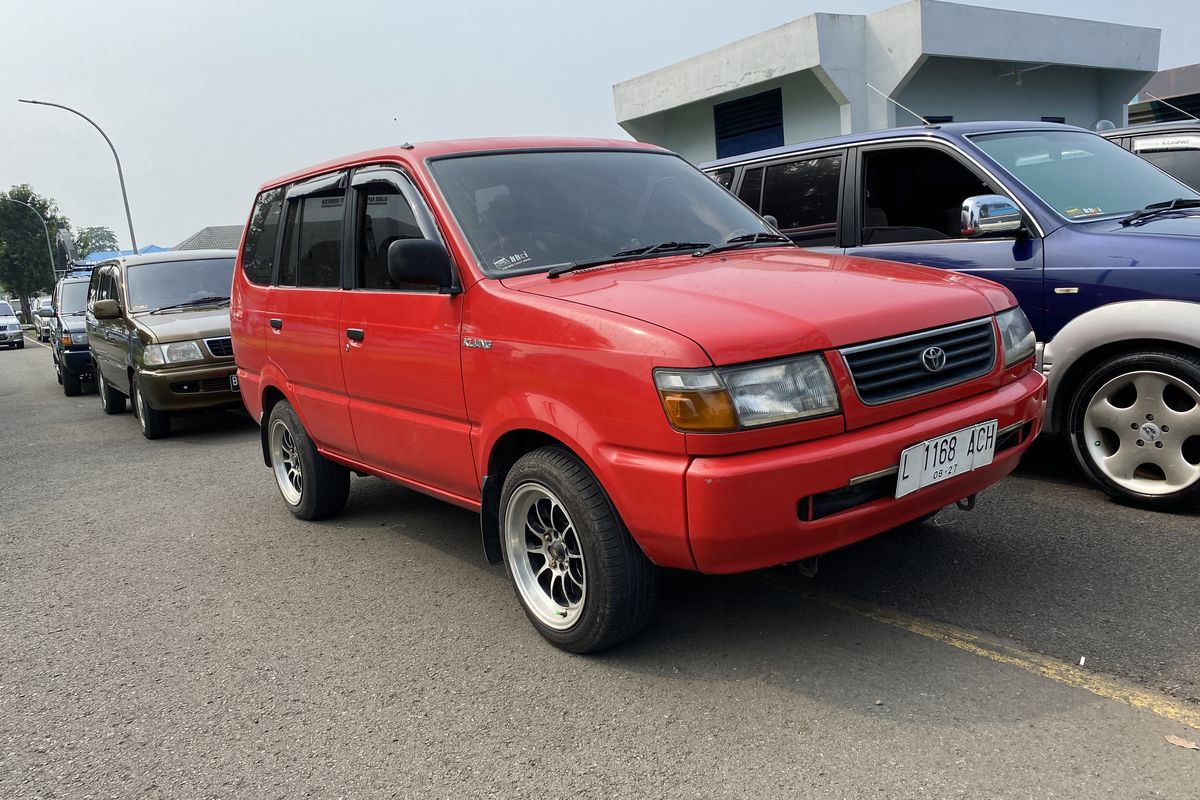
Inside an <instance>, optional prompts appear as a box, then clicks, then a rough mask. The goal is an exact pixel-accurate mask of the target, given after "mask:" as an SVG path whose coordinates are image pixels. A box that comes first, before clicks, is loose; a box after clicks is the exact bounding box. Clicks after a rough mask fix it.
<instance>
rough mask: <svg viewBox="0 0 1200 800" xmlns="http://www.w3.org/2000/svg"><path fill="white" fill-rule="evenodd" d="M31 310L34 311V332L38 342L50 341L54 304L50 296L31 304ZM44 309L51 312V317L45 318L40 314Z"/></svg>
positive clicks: (40, 298)
mask: <svg viewBox="0 0 1200 800" xmlns="http://www.w3.org/2000/svg"><path fill="white" fill-rule="evenodd" d="M30 308H31V309H32V310H33V331H34V333H35V334H36V335H37V340H38V341H39V342H48V341H50V337H51V336H52V335H53V331H52V330H51V329H50V324H51V322H52V321H53V314H54V304H53V303H52V302H51V300H50V298H49V297H48V296H47V297H39V298H37V299H36V300H34V301H33V303H32V304H30ZM43 308H44V309H47V310H49V311H50V314H51V316H47V317H43V316H42V315H41V314H39V313H38V312H39V311H41V310H42V309H43ZM13 310H14V311H15V310H16V309H13Z"/></svg>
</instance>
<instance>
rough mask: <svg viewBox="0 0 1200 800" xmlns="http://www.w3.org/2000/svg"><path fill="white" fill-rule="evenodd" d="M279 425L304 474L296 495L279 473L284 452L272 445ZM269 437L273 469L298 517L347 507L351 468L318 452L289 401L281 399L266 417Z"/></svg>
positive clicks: (317, 516) (285, 500)
mask: <svg viewBox="0 0 1200 800" xmlns="http://www.w3.org/2000/svg"><path fill="white" fill-rule="evenodd" d="M278 426H282V429H283V430H286V431H287V434H288V435H289V437H290V442H291V452H292V453H293V454H294V455H293V457H294V458H295V459H297V460H298V462H299V466H300V475H301V476H303V480H302V481H301V486H300V488H299V490H297V496H296V497H295V498H294V499H293V498H292V497H289V494H288V493H287V492H285V490H284V486H283V483H282V481H283V480H285V478H282V477H280V468H281V466H282V465H281V463H280V461H279V459H280V457H281V456H280V454H279V453H277V452H276V448H275V447H274V446H272V445H271V441H272V440H271V437H272V435H273V434H275V433H276V431H277V428H278ZM267 437H268V448H267V452H268V454H269V456H270V459H271V470H272V472H273V473H274V474H275V476H276V485H277V487H278V488H279V493H280V496H281V497H282V498H283V503H284V505H285V506H287V509H288V511H291V512H292V514H293V515H295V516H296V517H298V518H299V519H307V520H315V519H324V518H325V517H332V516H334V515H335V514H338V513H340V512H341V510H342V509H343V508H345V507H346V499H347V498H348V497H349V496H350V470H348V469H347V468H345V467H343V466H342V465H341V464H335V463H334V462H332V461H330V460H329V459H327V458H325V457H324V456H322V455H321V454H320V453H319V452H317V446H316V445H315V444H313V440H312V439H311V438H309V435H308V431H306V430H304V426H303V425H301V424H300V418H299V417H298V416H296V412H295V410H294V409H293V408H292V406H291V404H290V403H288V401H286V400H280V401H279V402H278V403H276V404H275V406H274V407H273V408H272V409H271V414H270V416H268V417H267ZM293 488H294V487H293Z"/></svg>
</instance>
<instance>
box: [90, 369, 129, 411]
mask: <svg viewBox="0 0 1200 800" xmlns="http://www.w3.org/2000/svg"><path fill="white" fill-rule="evenodd" d="M96 381H97V383H98V385H97V388H98V389H99V390H100V407H101V408H103V409H104V413H105V414H109V415H115V414H124V413H125V395H123V394H121V393H120V392H118V391H117V390H116V389H114V388H113V386H112V385H111V384H110V383H109V382H108V381H106V380H104V376H102V375H100V374H99V372H97V373H96Z"/></svg>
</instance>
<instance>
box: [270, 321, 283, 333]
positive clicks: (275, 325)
mask: <svg viewBox="0 0 1200 800" xmlns="http://www.w3.org/2000/svg"><path fill="white" fill-rule="evenodd" d="M271 327H272V328H274V329H275V330H277V331H281V330H283V320H281V319H272V320H271Z"/></svg>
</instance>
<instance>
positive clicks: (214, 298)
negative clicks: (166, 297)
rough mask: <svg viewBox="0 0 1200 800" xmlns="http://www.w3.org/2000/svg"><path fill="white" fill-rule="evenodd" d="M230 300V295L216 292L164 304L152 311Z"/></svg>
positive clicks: (152, 312) (153, 312)
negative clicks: (171, 303) (172, 303)
mask: <svg viewBox="0 0 1200 800" xmlns="http://www.w3.org/2000/svg"><path fill="white" fill-rule="evenodd" d="M228 302H229V298H228V297H225V296H224V295H219V294H214V295H210V296H208V297H197V298H196V299H195V300H188V301H187V302H185V303H176V304H175V305H173V306H163V307H162V308H156V309H154V310H153V311H151V312H150V313H151V314H157V313H158V312H160V311H170V310H171V309H173V308H187V307H188V306H207V305H214V304H216V303H228Z"/></svg>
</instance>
